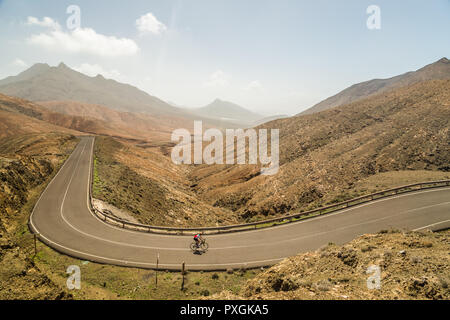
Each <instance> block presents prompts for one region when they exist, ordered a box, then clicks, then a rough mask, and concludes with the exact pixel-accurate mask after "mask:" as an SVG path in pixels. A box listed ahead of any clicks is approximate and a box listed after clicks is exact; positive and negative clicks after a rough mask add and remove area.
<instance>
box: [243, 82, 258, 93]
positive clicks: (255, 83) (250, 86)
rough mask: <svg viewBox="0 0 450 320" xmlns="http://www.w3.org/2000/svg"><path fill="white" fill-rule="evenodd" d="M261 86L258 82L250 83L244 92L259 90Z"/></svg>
mask: <svg viewBox="0 0 450 320" xmlns="http://www.w3.org/2000/svg"><path fill="white" fill-rule="evenodd" d="M261 89H262V85H261V83H260V82H259V81H258V80H254V81H251V82H250V83H249V84H248V85H247V86H246V87H245V88H244V90H247V91H251V90H261Z"/></svg>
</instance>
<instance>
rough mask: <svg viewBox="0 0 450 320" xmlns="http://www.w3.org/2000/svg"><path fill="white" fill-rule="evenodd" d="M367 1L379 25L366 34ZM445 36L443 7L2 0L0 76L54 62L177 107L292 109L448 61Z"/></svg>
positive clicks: (448, 28) (255, 0) (449, 13)
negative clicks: (225, 103) (74, 13)
mask: <svg viewBox="0 0 450 320" xmlns="http://www.w3.org/2000/svg"><path fill="white" fill-rule="evenodd" d="M70 5H77V6H79V8H80V9H81V20H80V22H81V25H80V28H77V29H69V28H68V25H67V19H68V18H69V17H70V16H71V15H70V14H67V12H66V11H67V8H68V7H69V6H70ZM370 5H377V6H378V7H379V8H380V17H381V28H380V29H373V30H370V29H369V28H368V27H367V24H366V21H367V19H368V18H369V16H371V14H368V13H367V12H366V10H367V8H368V7H369V6H370ZM74 21H75V20H73V19H72V20H70V22H74ZM449 35H450V1H449V0H428V1H422V0H417V1H406V0H405V1H400V0H397V1H392V0H389V1H381V0H371V1H365V0H353V1H350V0H348V1H332V0H329V1H317V0H316V1H300V0H292V1H287V0H276V1H275V0H245V1H242V0H221V1H218V0H217V1H215V0H184V1H183V0H173V1H172V0H164V1H163V0H159V1H150V0H142V1H141V0H132V1H119V0H116V1H111V0H107V1H106V0H95V1H75V0H71V1H65V0H64V1H61V0H58V1H56V0H40V1H32V0H0V44H1V45H0V77H1V78H4V77H6V76H9V75H15V74H17V73H19V72H21V71H23V70H25V69H26V68H28V67H30V66H31V65H32V64H34V63H36V62H46V63H48V64H50V65H57V64H58V63H59V62H61V61H64V62H65V63H66V64H67V65H68V66H70V67H72V68H75V69H77V70H79V71H81V72H84V73H86V74H88V75H91V76H94V75H96V74H97V73H101V74H103V75H104V76H105V77H107V78H113V79H116V80H119V81H122V82H127V83H130V84H132V85H135V86H137V87H139V88H140V89H143V90H145V91H147V92H148V93H150V94H152V95H155V96H157V97H159V98H161V99H164V100H166V101H170V102H173V103H176V104H177V105H182V106H191V107H195V106H203V105H206V104H208V103H209V102H211V101H212V100H214V99H215V98H220V99H223V100H229V101H232V102H235V103H237V104H240V105H242V106H244V107H246V108H248V109H251V110H253V111H256V112H259V113H261V114H281V113H283V114H296V113H298V112H301V111H302V110H304V109H306V108H308V107H310V106H312V105H313V104H314V103H317V102H319V101H320V100H322V99H324V98H327V97H328V96H330V95H333V94H335V93H337V92H338V91H340V90H342V89H344V88H346V87H348V86H349V85H351V84H354V83H357V82H361V81H365V80H369V79H372V78H386V77H391V76H394V75H397V74H400V73H403V72H407V71H410V70H415V69H418V68H420V67H422V66H423V65H425V64H428V63H431V62H434V61H436V60H438V59H440V58H442V57H443V56H446V57H449V56H450V36H449Z"/></svg>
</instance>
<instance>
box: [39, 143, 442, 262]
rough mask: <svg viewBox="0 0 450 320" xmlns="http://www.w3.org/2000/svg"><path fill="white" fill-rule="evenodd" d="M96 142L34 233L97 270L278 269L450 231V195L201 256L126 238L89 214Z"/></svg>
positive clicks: (221, 237) (403, 199)
mask: <svg viewBox="0 0 450 320" xmlns="http://www.w3.org/2000/svg"><path fill="white" fill-rule="evenodd" d="M93 148H94V138H93V137H83V138H81V141H80V143H79V144H78V145H77V147H76V148H75V150H74V151H73V153H72V154H71V156H70V157H69V158H68V160H67V161H66V162H65V163H64V165H63V166H62V168H61V169H60V171H59V172H58V173H57V175H56V176H55V177H54V178H53V180H52V181H51V182H50V184H49V185H48V186H47V188H46V189H45V191H44V192H43V193H42V195H41V197H40V198H39V200H38V202H37V203H36V206H35V207H34V210H33V212H32V214H31V216H30V228H31V229H32V231H33V232H35V233H38V236H39V239H40V240H41V241H42V242H44V243H46V244H47V245H48V246H50V247H52V248H53V249H55V250H57V251H59V252H62V253H64V254H67V255H70V256H73V257H76V258H79V259H83V260H89V261H94V262H99V263H107V264H114V265H121V266H130V267H139V268H155V267H156V257H157V256H158V255H159V268H161V269H167V270H179V269H180V268H181V263H182V262H183V261H184V262H185V263H186V268H187V269H188V270H225V269H227V268H240V267H245V268H251V267H260V266H268V265H273V264H275V263H277V262H279V261H280V260H282V259H283V258H285V257H289V256H293V255H296V254H298V253H301V252H305V251H310V250H315V249H317V248H319V247H321V246H322V245H324V244H327V243H329V242H334V243H337V244H342V243H345V242H348V241H350V240H352V239H354V238H355V237H357V236H359V235H361V234H365V233H375V232H378V231H380V230H382V229H389V228H405V229H409V230H420V229H427V228H428V229H432V230H433V229H441V228H446V227H450V188H448V187H447V188H438V189H429V190H422V191H416V192H411V193H406V194H402V195H398V196H392V197H389V198H384V199H379V200H376V201H373V202H370V203H366V204H362V205H358V206H354V207H351V208H348V209H343V210H340V211H338V212H335V213H331V214H328V215H324V216H320V217H316V218H312V219H308V220H304V221H299V222H295V223H290V224H285V225H281V226H277V227H272V228H266V229H260V230H254V231H245V232H238V233H228V234H217V235H208V236H207V241H208V243H209V246H210V247H209V250H208V252H206V253H205V254H203V255H196V254H193V253H192V251H191V250H190V249H189V244H190V243H191V242H192V238H191V236H175V235H161V234H151V233H143V232H138V231H132V230H126V229H122V228H120V227H116V226H113V225H110V224H107V223H105V222H103V221H101V220H100V219H99V218H98V217H97V216H95V215H94V213H92V211H91V210H90V208H89V205H88V201H89V184H90V183H91V181H90V178H91V174H90V173H91V170H92V157H93Z"/></svg>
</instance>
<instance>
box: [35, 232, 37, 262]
mask: <svg viewBox="0 0 450 320" xmlns="http://www.w3.org/2000/svg"><path fill="white" fill-rule="evenodd" d="M34 256H35V257H36V256H37V235H36V233H35V234H34Z"/></svg>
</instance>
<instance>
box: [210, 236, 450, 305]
mask: <svg viewBox="0 0 450 320" xmlns="http://www.w3.org/2000/svg"><path fill="white" fill-rule="evenodd" d="M449 236H450V231H449V230H447V231H442V232H439V233H431V232H427V233H419V232H402V231H398V230H390V231H389V232H383V233H378V234H375V235H363V236H361V237H359V238H357V239H355V240H353V241H351V242H350V243H348V244H345V245H343V246H335V245H329V246H326V247H323V248H321V249H319V250H317V251H316V252H309V253H305V254H300V255H298V256H296V257H291V258H287V259H285V260H284V261H282V262H280V263H279V264H277V265H275V266H273V267H271V268H269V269H268V270H266V271H264V272H262V273H260V274H259V275H258V276H256V277H255V278H254V279H251V280H249V281H248V282H247V284H246V285H244V286H243V288H242V290H241V291H240V292H239V293H238V294H235V293H232V292H229V291H223V292H221V293H220V294H218V295H213V296H212V297H211V299H258V300H259V299H289V300H291V299H338V300H343V299H364V300H373V299H443V300H448V299H450V290H448V281H449V280H450V257H449V255H448V252H449V251H450V242H449ZM429 244H432V245H431V246H430V245H429ZM363 248H371V250H362V249H363ZM371 265H376V266H379V267H380V269H381V288H380V289H369V288H368V287H367V279H368V277H369V276H370V275H371V274H370V273H367V270H368V267H369V266H371Z"/></svg>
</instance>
